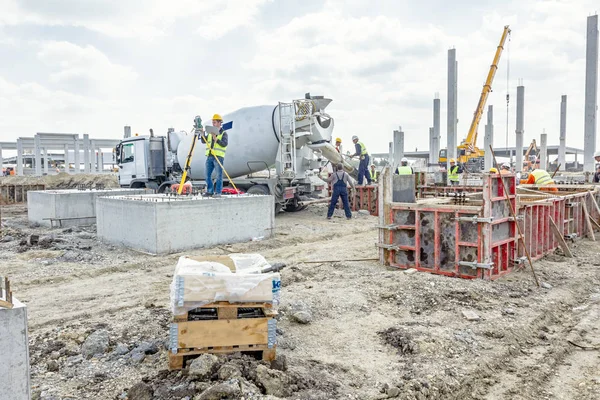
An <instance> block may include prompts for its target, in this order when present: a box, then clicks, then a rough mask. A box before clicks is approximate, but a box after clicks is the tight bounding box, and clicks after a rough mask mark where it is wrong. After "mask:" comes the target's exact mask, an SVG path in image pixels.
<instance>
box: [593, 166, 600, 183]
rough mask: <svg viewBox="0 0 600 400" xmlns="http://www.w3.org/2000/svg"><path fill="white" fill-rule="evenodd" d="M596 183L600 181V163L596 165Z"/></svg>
mask: <svg viewBox="0 0 600 400" xmlns="http://www.w3.org/2000/svg"><path fill="white" fill-rule="evenodd" d="M594 183H600V164H598V165H596V173H595V174H594Z"/></svg>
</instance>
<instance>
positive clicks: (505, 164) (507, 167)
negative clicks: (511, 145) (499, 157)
mask: <svg viewBox="0 0 600 400" xmlns="http://www.w3.org/2000/svg"><path fill="white" fill-rule="evenodd" d="M501 168H506V169H510V164H509V163H504V164H502V165H501Z"/></svg>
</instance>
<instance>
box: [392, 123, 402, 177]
mask: <svg viewBox="0 0 600 400" xmlns="http://www.w3.org/2000/svg"><path fill="white" fill-rule="evenodd" d="M398 128H399V130H397V131H394V168H396V167H397V166H398V165H400V160H401V159H402V157H404V132H402V127H401V126H400V127H398Z"/></svg>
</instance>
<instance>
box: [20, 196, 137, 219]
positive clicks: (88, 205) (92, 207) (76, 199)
mask: <svg viewBox="0 0 600 400" xmlns="http://www.w3.org/2000/svg"><path fill="white" fill-rule="evenodd" d="M145 193H148V192H147V191H146V190H145V189H101V190H96V189H92V190H77V189H65V190H41V191H32V192H28V193H27V214H28V217H29V222H30V223H37V224H40V225H43V226H52V225H51V220H50V218H52V219H58V218H63V220H62V221H61V222H60V223H61V226H63V227H64V226H75V225H90V224H93V223H95V222H96V218H95V217H96V199H97V198H98V197H102V196H119V195H133V194H145ZM57 225H58V221H57V222H56V223H55V224H54V226H57Z"/></svg>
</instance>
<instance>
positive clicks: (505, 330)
mask: <svg viewBox="0 0 600 400" xmlns="http://www.w3.org/2000/svg"><path fill="white" fill-rule="evenodd" d="M1 213H2V214H1V218H2V232H1V234H0V275H7V276H9V277H10V278H11V281H12V288H13V292H14V295H15V296H16V297H17V298H18V299H19V300H21V301H23V302H24V303H26V304H27V306H28V313H29V342H30V360H31V379H32V380H31V382H32V392H33V398H34V399H45V400H50V399H54V400H59V399H61V400H62V399H127V398H129V399H162V400H166V399H177V400H179V399H185V398H188V399H211V398H252V399H260V398H264V399H277V398H287V399H323V400H325V399H384V398H393V397H397V398H401V399H490V400H496V399H595V398H600V358H599V355H600V351H599V349H600V243H598V242H592V241H589V240H588V239H578V240H577V241H575V242H574V243H571V244H570V246H571V247H572V250H573V253H574V254H575V258H574V259H566V258H564V257H563V256H562V255H561V254H560V253H558V252H557V253H556V254H552V255H550V256H547V257H545V258H544V259H542V260H540V261H537V262H535V263H534V267H535V268H536V271H537V274H538V277H539V279H540V282H543V286H544V287H543V288H537V287H536V286H535V284H534V282H533V280H532V276H531V273H530V271H529V270H528V269H523V270H520V271H516V272H514V273H512V274H510V275H508V276H506V277H503V278H501V279H499V280H497V281H494V282H487V281H481V280H462V279H456V278H448V277H443V276H437V275H432V274H428V273H420V272H414V271H410V272H408V273H407V272H404V271H400V270H396V269H392V268H386V267H384V266H382V265H380V264H379V263H378V262H377V261H343V260H350V259H360V258H376V257H377V255H378V251H377V249H376V247H375V243H376V241H377V229H375V227H376V226H377V225H378V221H377V218H376V217H372V216H369V215H364V214H358V213H355V218H353V219H352V220H350V221H347V220H346V219H345V218H344V217H343V215H342V214H340V215H339V216H336V217H334V219H333V220H331V221H328V220H326V219H325V213H326V208H325V206H324V205H313V206H310V207H309V208H307V209H306V210H304V211H301V212H297V213H289V214H280V215H278V216H277V218H276V232H275V235H274V237H272V238H270V239H267V240H259V241H252V242H247V243H239V244H233V245H223V246H219V247H214V248H210V249H198V250H194V251H189V252H186V253H181V254H173V255H168V256H152V255H147V254H142V253H139V252H136V251H133V250H128V249H124V248H120V247H115V246H112V245H106V244H103V243H99V242H98V241H97V240H96V235H95V228H94V227H93V226H89V227H80V228H67V229H64V228H63V229H54V230H50V229H47V228H40V227H30V226H29V225H28V222H27V210H26V206H25V205H10V206H2V207H1ZM174 223H176V221H174ZM224 223H225V221H224ZM207 228H208V227H207ZM32 234H35V235H39V236H40V239H39V242H38V244H31V245H30V244H28V243H27V242H28V239H29V238H30V237H31V235H32ZM29 241H31V240H29ZM232 252H236V253H260V254H262V255H264V256H265V257H266V258H267V259H268V260H269V261H271V262H284V263H286V264H287V267H286V268H285V269H284V270H282V272H281V275H282V286H283V287H282V294H281V299H282V304H281V306H280V316H279V321H278V328H279V329H278V332H277V333H278V349H277V354H278V356H279V359H280V363H279V364H277V365H276V366H271V365H267V367H268V368H269V370H266V369H265V366H264V365H263V364H264V362H259V361H254V360H252V359H250V358H249V357H245V358H244V357H238V356H234V357H226V358H224V359H221V360H219V361H218V362H217V363H216V364H215V365H213V366H211V368H213V371H214V374H212V375H210V376H208V377H204V378H198V376H193V375H188V374H187V372H186V371H183V372H181V371H173V372H169V371H167V365H168V364H167V351H168V350H167V349H166V347H167V345H168V337H169V324H170V317H171V312H170V307H169V294H170V288H169V286H170V283H171V280H172V276H173V275H172V274H173V271H174V267H175V264H176V262H177V259H178V257H180V256H181V255H184V254H186V255H195V256H198V255H214V254H229V253H232ZM306 261H321V262H315V263H306ZM297 309H302V310H303V311H305V312H304V313H303V315H304V318H303V319H302V320H300V319H298V318H295V317H294V311H295V310H297ZM463 312H467V313H466V314H468V315H470V314H476V317H478V319H477V318H476V317H475V315H470V319H476V320H469V319H467V318H466V317H465V314H464V313H463ZM469 312H470V313H469ZM298 321H300V322H298ZM90 335H93V336H95V337H101V338H102V337H104V341H105V343H100V344H99V348H100V349H101V351H100V354H95V355H92V354H89V355H88V353H87V352H86V351H84V350H85V349H84V347H86V346H84V344H86V343H88V342H89V338H90ZM100 342H102V340H100ZM283 361H285V362H283ZM223 364H227V365H229V366H230V367H231V366H233V367H235V368H237V370H238V371H241V376H238V375H236V374H233V376H234V379H232V378H231V376H227V374H225V373H223V374H222V373H221V371H222V370H223V367H222V365H223ZM233 367H232V368H233ZM271 367H273V368H275V369H273V370H271V369H270V368H271ZM218 368H220V369H218ZM235 368H234V369H235ZM217 369H218V371H219V372H218V373H217V372H216V371H217ZM265 371H267V372H265ZM228 378H229V379H228ZM232 382H234V383H235V385H238V386H236V388H237V389H235V390H234V389H231V385H232ZM228 385H229V388H230V389H225V388H226V387H228ZM216 386H218V387H219V388H220V390H221V391H222V392H219V393H221V394H214V393H216V392H218V391H217V390H216V389H214V387H216ZM240 387H241V388H242V389H240ZM211 388H213V389H214V390H213V389H211ZM211 390H212V392H211ZM226 390H231V392H230V395H227V394H225V395H223V394H222V393H227V392H226ZM211 393H212V394H211ZM259 393H260V394H259ZM211 396H212V397H211Z"/></svg>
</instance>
